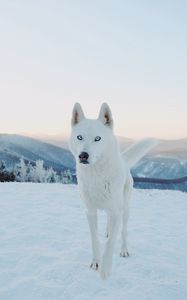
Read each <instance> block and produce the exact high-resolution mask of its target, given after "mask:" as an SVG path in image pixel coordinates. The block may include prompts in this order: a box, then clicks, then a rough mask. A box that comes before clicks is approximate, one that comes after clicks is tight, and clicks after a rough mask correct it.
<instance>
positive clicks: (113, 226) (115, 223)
mask: <svg viewBox="0 0 187 300" xmlns="http://www.w3.org/2000/svg"><path fill="white" fill-rule="evenodd" d="M108 218H109V237H108V240H107V242H106V245H105V250H104V254H103V258H102V262H101V268H100V275H101V278H103V279H106V278H107V277H108V276H109V275H110V273H111V270H112V256H113V252H114V245H115V242H116V238H117V232H118V229H119V223H120V213H113V214H110V215H109V216H108Z"/></svg>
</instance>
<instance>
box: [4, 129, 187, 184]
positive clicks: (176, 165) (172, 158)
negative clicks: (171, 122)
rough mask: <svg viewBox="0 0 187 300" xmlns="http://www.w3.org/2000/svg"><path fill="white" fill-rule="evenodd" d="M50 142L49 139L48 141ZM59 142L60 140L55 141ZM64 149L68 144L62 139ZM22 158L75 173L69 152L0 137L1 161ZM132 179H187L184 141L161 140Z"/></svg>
mask: <svg viewBox="0 0 187 300" xmlns="http://www.w3.org/2000/svg"><path fill="white" fill-rule="evenodd" d="M118 140H119V143H120V147H121V149H122V150H124V149H126V148H127V147H128V146H129V145H130V144H132V143H133V142H134V141H133V140H132V139H128V138H123V137H119V138H118ZM50 141H51V142H52V138H50ZM55 141H56V142H58V143H59V142H60V138H59V137H58V138H55ZM62 143H63V145H64V147H65V148H66V147H67V140H63V139H62ZM21 157H23V158H24V159H25V160H26V161H31V162H34V161H36V160H38V159H41V160H43V161H44V166H46V167H53V168H54V169H55V170H57V171H60V170H62V169H64V168H69V169H71V170H74V169H75V161H74V158H73V156H72V154H71V153H70V151H69V150H68V149H64V148H61V147H58V146H55V145H52V144H49V143H46V142H43V141H40V140H38V139H35V138H30V137H26V136H21V135H13V134H0V160H5V162H6V164H7V165H8V166H13V165H14V164H15V163H17V162H18V161H19V159H20V158H21ZM132 173H133V176H135V177H148V178H159V179H176V178H181V177H185V176H187V139H181V140H173V141H171V140H170V141H166V140H160V143H159V145H158V146H157V147H156V148H155V149H154V150H153V151H152V152H150V153H149V154H148V155H147V156H145V157H144V158H143V159H142V160H140V161H139V163H138V164H137V165H136V166H135V167H134V168H133V169H132Z"/></svg>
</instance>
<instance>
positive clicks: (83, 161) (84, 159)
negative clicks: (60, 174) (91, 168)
mask: <svg viewBox="0 0 187 300" xmlns="http://www.w3.org/2000/svg"><path fill="white" fill-rule="evenodd" d="M88 157H89V154H88V153H87V152H81V154H80V155H79V162H80V163H81V164H89V162H88Z"/></svg>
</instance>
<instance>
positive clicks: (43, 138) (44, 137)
mask: <svg viewBox="0 0 187 300" xmlns="http://www.w3.org/2000/svg"><path fill="white" fill-rule="evenodd" d="M0 135H18V136H22V137H26V138H33V139H37V140H41V141H43V142H46V143H48V142H47V140H51V141H56V142H60V141H61V142H67V141H68V139H69V136H68V135H63V134H61V133H59V134H42V133H36V134H33V133H27V132H20V133H7V132H0ZM116 138H117V139H127V140H132V141H136V140H139V139H138V138H137V139H136V138H132V137H128V136H122V135H116ZM145 138H146V137H145ZM148 138H150V137H148ZM151 138H155V137H151ZM140 139H141V138H140ZM156 139H158V140H159V141H165V142H172V141H173V142H176V141H181V140H187V136H184V137H182V138H176V139H168V138H160V137H157V138H156Z"/></svg>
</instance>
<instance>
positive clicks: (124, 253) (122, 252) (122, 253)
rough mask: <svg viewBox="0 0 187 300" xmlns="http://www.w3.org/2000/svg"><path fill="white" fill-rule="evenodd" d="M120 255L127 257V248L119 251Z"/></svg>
mask: <svg viewBox="0 0 187 300" xmlns="http://www.w3.org/2000/svg"><path fill="white" fill-rule="evenodd" d="M120 256H121V257H128V256H130V255H129V252H128V250H125V251H121V252H120Z"/></svg>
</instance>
